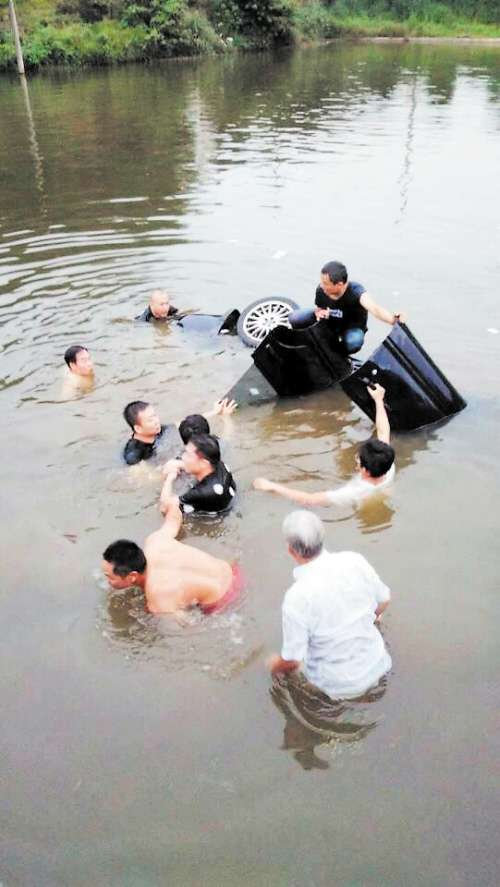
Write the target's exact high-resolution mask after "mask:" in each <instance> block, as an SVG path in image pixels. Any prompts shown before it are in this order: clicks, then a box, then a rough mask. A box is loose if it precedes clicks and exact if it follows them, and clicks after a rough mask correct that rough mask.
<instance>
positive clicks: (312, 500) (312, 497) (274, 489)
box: [252, 477, 330, 505]
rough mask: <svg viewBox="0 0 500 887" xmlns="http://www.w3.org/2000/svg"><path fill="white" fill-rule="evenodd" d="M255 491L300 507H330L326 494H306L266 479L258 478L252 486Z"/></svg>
mask: <svg viewBox="0 0 500 887" xmlns="http://www.w3.org/2000/svg"><path fill="white" fill-rule="evenodd" d="M252 486H253V488H254V490H262V491H263V492H264V493H276V494H277V495H278V496H281V497H282V498H283V499H290V500H291V501H292V502H298V503H299V505H330V499H329V498H328V496H327V494H326V493H306V492H304V491H303V490H294V489H292V487H285V486H283V484H276V483H274V481H272V480H267V478H265V477H256V478H255V480H254V481H253V484H252Z"/></svg>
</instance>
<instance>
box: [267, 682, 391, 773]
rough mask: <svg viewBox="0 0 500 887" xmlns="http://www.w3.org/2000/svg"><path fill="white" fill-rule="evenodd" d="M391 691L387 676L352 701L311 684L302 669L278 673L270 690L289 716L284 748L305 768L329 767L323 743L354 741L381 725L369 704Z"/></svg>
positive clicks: (275, 701) (275, 700)
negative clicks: (321, 753)
mask: <svg viewBox="0 0 500 887" xmlns="http://www.w3.org/2000/svg"><path fill="white" fill-rule="evenodd" d="M386 690H387V677H384V678H382V679H381V680H380V681H379V683H378V684H377V686H376V687H373V688H372V689H371V690H368V691H367V692H366V693H364V694H363V695H362V696H359V697H357V698H356V699H350V700H348V701H347V700H335V699H331V698H330V697H329V696H328V695H327V694H326V693H323V691H322V690H320V689H318V687H315V686H314V685H313V684H310V683H309V681H307V679H306V678H305V676H304V675H303V674H301V673H300V672H295V673H290V674H287V675H286V674H280V675H275V676H274V678H273V683H272V686H271V689H270V691H269V692H270V695H271V699H272V700H273V702H274V704H275V706H276V708H278V709H279V710H280V711H281V712H282V714H283V715H284V716H285V722H286V723H285V729H284V733H283V745H282V746H281V748H282V749H283V750H284V751H292V752H293V757H294V758H295V760H296V761H297V762H298V763H299V764H300V766H301V767H302V768H303V769H304V770H327V769H328V768H329V767H330V764H329V762H328V761H325V760H324V759H323V758H320V757H318V755H317V754H316V748H317V747H318V746H320V745H329V746H332V745H333V744H335V743H344V744H345V743H353V742H358V741H359V740H361V739H363V738H364V737H365V736H366V735H367V733H369V732H370V731H371V730H374V729H375V727H376V726H377V719H376V718H375V717H373V714H372V713H371V712H370V713H368V711H367V706H368V705H372V704H373V703H375V702H378V701H379V700H380V699H382V697H383V696H384V695H385V692H386Z"/></svg>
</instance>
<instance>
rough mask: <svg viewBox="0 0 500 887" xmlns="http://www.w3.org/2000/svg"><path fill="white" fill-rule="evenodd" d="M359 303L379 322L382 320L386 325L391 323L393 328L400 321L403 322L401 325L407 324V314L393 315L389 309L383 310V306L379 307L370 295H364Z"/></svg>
mask: <svg viewBox="0 0 500 887" xmlns="http://www.w3.org/2000/svg"><path fill="white" fill-rule="evenodd" d="M359 301H360V304H361V305H362V306H363V308H366V310H367V311H369V312H370V314H373V316H374V317H376V318H377V319H378V320H382V321H383V322H384V323H390V324H391V326H394V324H395V323H396V322H397V321H398V320H399V321H401V323H405V321H406V314H405V313H404V312H403V311H398V312H396V313H395V314H392V312H391V311H388V310H387V308H383V307H382V305H379V304H378V303H377V302H376V301H375V299H373V298H372V297H371V296H370V293H363V295H362V296H361V297H360V299H359Z"/></svg>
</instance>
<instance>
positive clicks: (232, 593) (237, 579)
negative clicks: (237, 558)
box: [202, 565, 243, 616]
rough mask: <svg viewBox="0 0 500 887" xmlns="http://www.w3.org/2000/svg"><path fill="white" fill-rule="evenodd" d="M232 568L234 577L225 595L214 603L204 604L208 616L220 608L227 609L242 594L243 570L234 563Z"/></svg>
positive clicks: (203, 608) (204, 610)
mask: <svg viewBox="0 0 500 887" xmlns="http://www.w3.org/2000/svg"><path fill="white" fill-rule="evenodd" d="M231 570H232V571H233V578H232V581H231V585H230V586H229V588H228V590H227V591H226V593H225V595H224V597H221V598H219V600H218V601H215V602H214V603H213V604H204V605H203V607H202V610H203V612H204V613H205V615H206V616H208V615H210V614H211V613H217V612H218V611H219V610H225V609H226V607H228V606H229V605H230V604H234V602H235V601H237V600H238V598H239V597H240V596H241V593H242V591H243V576H242V575H241V570H240V569H239V567H236V566H234V565H233V566H232V567H231Z"/></svg>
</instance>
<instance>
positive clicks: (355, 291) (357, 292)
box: [345, 280, 366, 299]
mask: <svg viewBox="0 0 500 887" xmlns="http://www.w3.org/2000/svg"><path fill="white" fill-rule="evenodd" d="M363 293H366V289H365V287H364V286H363V284H362V283H356V281H355V280H350V281H349V282H348V284H347V289H346V292H345V295H347V294H349V295H351V296H355V297H356V298H357V299H359V297H360V296H362V295H363Z"/></svg>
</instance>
